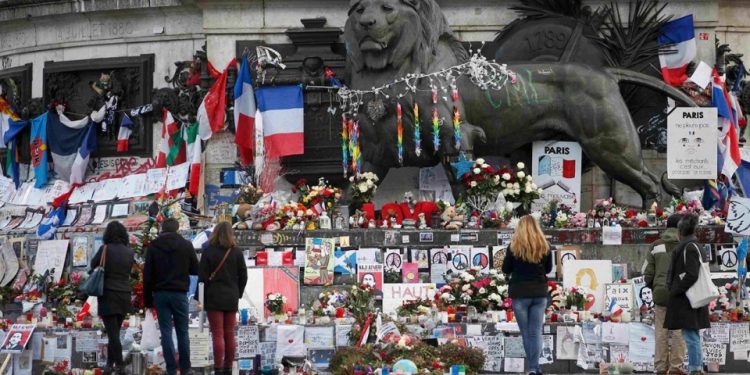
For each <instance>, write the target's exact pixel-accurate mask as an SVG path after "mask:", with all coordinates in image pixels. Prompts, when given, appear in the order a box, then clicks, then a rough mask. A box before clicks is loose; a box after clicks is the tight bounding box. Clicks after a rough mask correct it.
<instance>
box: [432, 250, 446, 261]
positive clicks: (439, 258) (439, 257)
mask: <svg viewBox="0 0 750 375" xmlns="http://www.w3.org/2000/svg"><path fill="white" fill-rule="evenodd" d="M446 263H448V254H446V253H444V252H442V251H438V252H437V253H435V254H432V264H446Z"/></svg>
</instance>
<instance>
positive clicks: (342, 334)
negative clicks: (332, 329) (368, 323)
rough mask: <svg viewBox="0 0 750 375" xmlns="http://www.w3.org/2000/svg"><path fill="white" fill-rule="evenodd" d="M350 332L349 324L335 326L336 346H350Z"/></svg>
mask: <svg viewBox="0 0 750 375" xmlns="http://www.w3.org/2000/svg"><path fill="white" fill-rule="evenodd" d="M351 331H352V326H351V325H350V324H346V325H343V324H342V325H337V326H336V346H337V347H342V346H349V345H350V344H351V340H350V339H349V332H351Z"/></svg>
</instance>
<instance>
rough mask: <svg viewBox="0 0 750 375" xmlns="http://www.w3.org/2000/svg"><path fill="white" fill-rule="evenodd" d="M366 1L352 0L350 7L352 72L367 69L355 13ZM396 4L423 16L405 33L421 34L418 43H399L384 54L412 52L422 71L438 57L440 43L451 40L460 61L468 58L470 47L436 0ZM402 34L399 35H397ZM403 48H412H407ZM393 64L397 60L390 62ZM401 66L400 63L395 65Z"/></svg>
mask: <svg viewBox="0 0 750 375" xmlns="http://www.w3.org/2000/svg"><path fill="white" fill-rule="evenodd" d="M362 1H363V0H351V2H350V7H349V13H348V14H349V18H348V19H347V21H346V26H345V32H344V38H345V41H346V48H347V54H348V62H349V63H350V64H351V69H352V72H354V73H356V72H361V71H362V70H363V69H365V62H364V56H363V54H362V51H361V50H360V47H359V41H358V40H356V34H357V33H356V32H355V31H356V30H359V28H360V27H361V26H360V25H359V24H358V22H354V21H353V13H354V10H355V9H356V8H357V6H358V5H359V4H360V3H361V2H362ZM393 3H394V4H393V5H396V6H401V7H403V8H402V9H401V11H404V10H403V9H404V8H408V9H409V10H411V11H413V12H415V13H416V14H417V15H418V16H419V24H409V25H411V27H413V28H414V29H413V30H402V33H406V32H413V33H416V34H417V35H419V37H418V38H417V42H416V44H415V45H403V43H396V44H395V45H393V46H391V45H389V46H388V49H387V50H384V51H382V53H389V54H391V59H393V56H408V55H409V54H411V61H412V63H413V64H414V66H415V67H419V69H421V71H422V72H429V70H430V66H431V63H432V62H433V61H434V60H435V57H436V56H437V53H438V49H437V46H438V45H439V44H440V43H447V44H448V45H449V47H450V49H451V51H452V52H453V54H454V55H455V56H456V58H457V59H458V60H459V61H465V60H467V59H468V54H467V52H466V49H465V48H464V47H463V46H462V45H461V42H460V41H459V40H458V39H457V38H456V36H455V35H454V34H453V31H452V30H451V28H450V26H449V25H448V21H447V20H446V19H445V15H443V12H442V11H441V10H440V6H439V5H438V4H437V3H436V2H435V0H394V2H393ZM397 37H398V36H397ZM400 49H408V50H406V51H403V50H400ZM390 62H391V63H393V62H394V61H390ZM395 67H396V68H399V66H395Z"/></svg>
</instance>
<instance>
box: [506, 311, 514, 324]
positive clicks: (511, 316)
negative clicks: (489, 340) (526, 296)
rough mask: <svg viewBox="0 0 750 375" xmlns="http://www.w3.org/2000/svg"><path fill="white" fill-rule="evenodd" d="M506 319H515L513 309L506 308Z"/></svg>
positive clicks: (509, 320)
mask: <svg viewBox="0 0 750 375" xmlns="http://www.w3.org/2000/svg"><path fill="white" fill-rule="evenodd" d="M505 320H506V321H508V322H512V321H513V310H505Z"/></svg>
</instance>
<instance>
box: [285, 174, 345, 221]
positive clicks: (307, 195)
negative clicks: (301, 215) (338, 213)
mask: <svg viewBox="0 0 750 375" xmlns="http://www.w3.org/2000/svg"><path fill="white" fill-rule="evenodd" d="M292 191H293V192H295V191H299V193H300V195H299V203H302V205H304V206H305V207H306V208H309V209H311V210H313V211H315V212H316V214H320V213H321V212H323V211H331V210H332V209H333V205H334V204H335V203H336V202H338V201H339V199H341V189H339V188H337V187H333V186H331V185H329V184H328V182H327V181H326V180H325V179H324V178H322V177H321V178H320V179H319V180H318V185H316V186H312V187H310V186H308V185H307V181H306V180H304V179H302V180H300V181H298V182H297V184H296V185H294V189H292Z"/></svg>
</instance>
